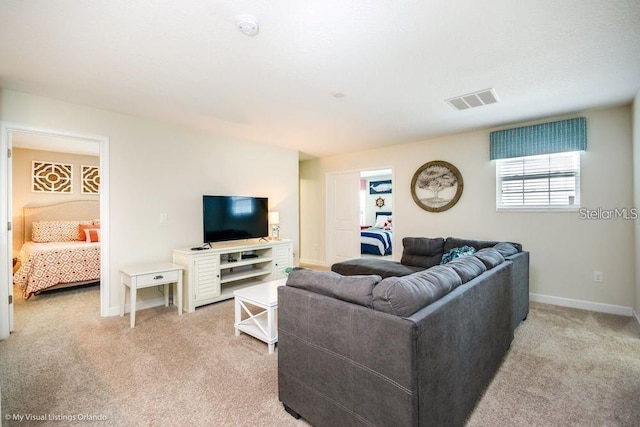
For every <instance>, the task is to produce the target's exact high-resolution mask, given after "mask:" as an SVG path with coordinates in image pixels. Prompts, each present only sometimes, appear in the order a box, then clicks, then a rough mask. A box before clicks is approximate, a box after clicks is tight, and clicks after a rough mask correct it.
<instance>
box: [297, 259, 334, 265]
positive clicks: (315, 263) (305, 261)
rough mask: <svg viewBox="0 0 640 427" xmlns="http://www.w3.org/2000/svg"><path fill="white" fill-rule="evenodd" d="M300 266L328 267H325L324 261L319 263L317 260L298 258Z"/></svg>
mask: <svg viewBox="0 0 640 427" xmlns="http://www.w3.org/2000/svg"><path fill="white" fill-rule="evenodd" d="M300 264H306V265H319V266H320V267H330V266H329V265H327V263H326V262H325V261H319V260H317V259H306V258H300Z"/></svg>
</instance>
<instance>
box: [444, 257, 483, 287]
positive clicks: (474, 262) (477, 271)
mask: <svg viewBox="0 0 640 427" xmlns="http://www.w3.org/2000/svg"><path fill="white" fill-rule="evenodd" d="M447 267H449V268H451V269H453V270H454V271H455V272H456V273H458V276H460V279H462V283H467V282H468V281H469V280H471V279H475V278H476V277H478V276H479V275H481V274H482V273H484V272H485V271H487V267H486V266H485V265H484V263H483V262H482V261H480V259H478V258H476V257H474V256H466V257H461V258H456V259H454V260H452V261H449V262H448V263H447Z"/></svg>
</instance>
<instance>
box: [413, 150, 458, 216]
mask: <svg viewBox="0 0 640 427" xmlns="http://www.w3.org/2000/svg"><path fill="white" fill-rule="evenodd" d="M463 188H464V182H463V180H462V175H461V174H460V171H459V170H458V168H456V167H455V166H453V165H452V164H451V163H448V162H445V161H442V160H434V161H432V162H429V163H425V164H424V165H422V166H420V168H418V170H417V171H416V173H415V174H413V179H412V180H411V196H412V197H413V200H414V201H415V202H416V204H417V205H418V206H420V207H421V208H422V209H424V210H425V211H428V212H443V211H446V210H447V209H451V208H452V207H453V206H454V205H455V204H456V203H458V200H460V196H462V189H463Z"/></svg>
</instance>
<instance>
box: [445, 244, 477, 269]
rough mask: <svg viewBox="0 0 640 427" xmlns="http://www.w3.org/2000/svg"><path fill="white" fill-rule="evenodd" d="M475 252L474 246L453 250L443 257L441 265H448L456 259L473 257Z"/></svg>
mask: <svg viewBox="0 0 640 427" xmlns="http://www.w3.org/2000/svg"><path fill="white" fill-rule="evenodd" d="M475 252H476V250H475V248H473V247H472V246H462V247H460V248H453V249H451V250H450V251H449V252H447V253H445V254H444V255H442V261H440V265H442V264H446V263H448V262H449V261H453V260H454V259H456V258H461V257H465V256H469V255H473V254H474V253H475Z"/></svg>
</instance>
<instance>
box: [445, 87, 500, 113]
mask: <svg viewBox="0 0 640 427" xmlns="http://www.w3.org/2000/svg"><path fill="white" fill-rule="evenodd" d="M445 101H447V102H448V103H449V104H450V105H451V106H452V107H453V108H455V109H456V110H460V111H462V110H466V109H469V108H475V107H482V106H483V105H487V104H495V103H496V102H498V97H497V96H496V93H495V91H494V90H493V89H484V90H479V91H477V92H472V93H468V94H466V95H462V96H456V97H455V98H450V99H446V100H445Z"/></svg>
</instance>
